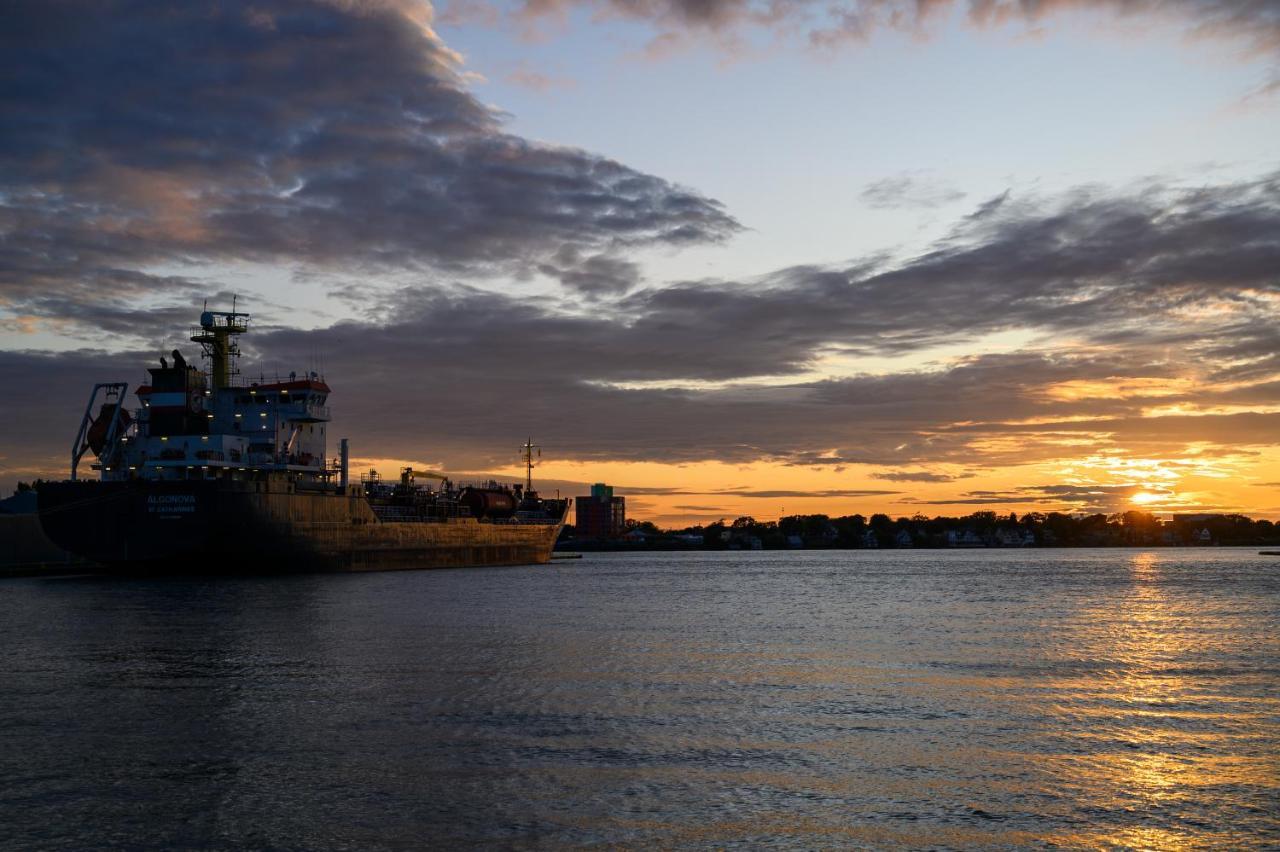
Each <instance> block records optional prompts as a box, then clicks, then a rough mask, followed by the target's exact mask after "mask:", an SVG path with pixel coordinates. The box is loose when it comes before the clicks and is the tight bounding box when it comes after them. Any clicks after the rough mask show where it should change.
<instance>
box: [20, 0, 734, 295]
mask: <svg viewBox="0 0 1280 852" xmlns="http://www.w3.org/2000/svg"><path fill="white" fill-rule="evenodd" d="M5 23H6V26H5V27H3V28H0V55H3V56H4V60H3V61H4V65H5V68H6V74H5V77H4V82H3V84H0V111H3V114H4V116H5V132H4V135H3V137H0V299H3V300H4V302H5V303H7V307H8V309H9V310H10V311H11V312H13V313H20V314H21V313H25V314H33V315H42V316H53V317H60V316H62V315H63V314H62V313H60V310H61V308H62V307H64V306H65V305H66V303H68V302H70V303H74V304H75V305H76V306H77V307H79V308H81V309H83V308H84V307H85V306H88V305H91V304H99V303H101V302H102V301H103V297H104V295H105V294H112V295H113V296H115V297H116V298H118V299H119V298H129V297H135V298H136V297H138V296H150V295H153V294H156V293H164V292H170V293H172V292H175V291H176V292H180V293H193V292H194V291H195V290H197V289H198V287H199V286H200V284H199V283H198V282H192V281H190V280H188V279H184V278H180V277H174V276H172V275H167V276H166V275H157V274H155V272H154V269H155V268H156V267H158V266H167V267H184V268H191V267H194V268H200V267H201V266H202V265H207V264H211V263H227V262H242V261H260V262H267V263H283V264H287V265H290V266H301V267H306V266H317V267H325V268H334V267H339V268H348V269H361V270H367V271H378V270H384V271H385V270H393V271H404V270H406V269H422V268H444V269H454V270H461V269H466V270H487V271H489V272H498V271H511V270H517V269H522V268H524V267H526V266H527V265H528V264H529V263H530V262H537V261H538V260H539V259H540V258H544V257H551V256H553V255H555V253H556V252H558V251H562V250H563V251H567V252H569V254H570V255H571V256H573V255H575V253H578V252H581V253H582V257H583V258H584V260H582V262H581V263H580V264H579V268H577V269H572V270H566V271H565V273H564V274H565V275H566V276H571V277H572V276H577V277H574V278H573V281H572V285H573V286H577V287H579V288H580V289H586V290H590V289H593V288H594V289H599V288H601V287H603V288H605V289H606V290H611V291H612V290H616V289H617V287H618V286H619V285H618V284H617V283H616V282H617V281H618V280H619V278H620V276H624V275H626V274H627V271H628V270H627V266H626V264H625V262H617V263H613V264H610V263H608V262H606V260H602V259H601V258H604V257H605V256H604V255H601V254H599V252H600V251H601V250H606V249H613V250H617V249H619V248H622V247H626V246H635V245H650V244H664V245H684V244H690V243H706V242H714V241H716V240H720V239H723V238H725V237H727V236H728V235H730V234H732V233H733V232H734V231H735V230H736V229H737V227H738V226H737V223H736V222H735V221H734V220H733V219H732V218H731V217H730V216H729V215H728V214H726V213H725V212H724V211H723V210H722V209H721V207H720V206H719V205H718V204H716V203H715V202H714V201H711V200H709V199H706V198H704V197H703V196H701V195H699V194H697V193H696V192H693V191H691V190H686V189H682V188H680V187H677V186H674V185H672V184H670V183H668V182H666V181H664V180H662V179H660V178H657V177H653V176H651V175H646V174H643V173H641V172H638V171H636V170H634V169H630V168H628V167H626V166H624V165H622V164H620V163H617V162H615V161H612V160H609V159H606V158H604V157H599V156H596V155H593V154H590V153H587V152H584V151H580V150H577V149H573V148H565V147H557V146H552V145H546V144H541V143H535V142H530V141H528V140H525V139H521V138H518V137H515V136H512V135H510V134H507V133H505V132H503V130H502V118H501V116H500V115H497V114H495V113H494V112H493V110H491V109H490V108H488V107H486V106H484V105H482V104H481V103H480V102H479V101H478V100H476V99H475V98H474V97H473V96H472V95H471V94H470V92H469V91H468V90H467V88H466V85H465V79H464V77H463V74H462V72H461V70H460V67H459V62H458V59H457V57H456V56H455V55H454V54H453V53H452V52H451V51H449V50H448V49H447V48H446V47H445V46H444V45H443V44H442V43H441V42H440V41H439V40H438V39H437V38H436V37H435V35H434V34H433V33H432V31H431V30H430V7H429V6H428V5H426V4H421V3H417V2H410V0H382V2H367V3H354V2H339V0H333V2H323V1H322V0H318V2H304V0H268V1H267V2H262V3H255V4H253V5H239V4H223V3H216V2H211V0H209V2H191V3H181V4H170V3H163V2H159V0H155V2H130V0H115V2H112V0H92V2H89V0H83V2H76V0H58V2H49V3H33V4H25V5H24V6H23V8H22V12H21V13H20V14H19V13H14V14H10V15H8V16H6V21H5ZM593 251H594V252H596V253H595V254H591V252H593ZM605 277H609V278H610V280H611V282H613V283H609V284H606V283H604V278H605ZM633 280H634V276H633Z"/></svg>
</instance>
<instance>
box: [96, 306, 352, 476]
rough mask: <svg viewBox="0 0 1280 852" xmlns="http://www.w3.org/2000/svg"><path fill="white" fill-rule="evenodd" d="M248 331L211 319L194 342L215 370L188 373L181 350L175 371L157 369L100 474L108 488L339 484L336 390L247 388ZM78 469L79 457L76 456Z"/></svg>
mask: <svg viewBox="0 0 1280 852" xmlns="http://www.w3.org/2000/svg"><path fill="white" fill-rule="evenodd" d="M248 326H249V315H248V314H245V313H240V312H235V311H232V312H225V313H224V312H216V311H205V312H204V314H202V315H201V328H200V330H199V331H198V332H197V333H195V334H193V335H192V338H191V339H192V340H193V341H195V342H197V343H199V344H200V345H201V347H202V350H203V355H204V357H205V360H206V361H207V362H208V368H207V369H206V370H200V369H198V368H196V367H194V366H192V365H190V364H188V363H187V361H186V359H185V358H184V357H183V356H182V354H181V353H180V352H179V351H178V350H176V349H175V350H174V351H173V352H172V354H171V357H172V363H170V361H169V360H167V359H165V358H161V359H160V366H159V367H152V368H149V369H148V371H147V372H148V374H149V381H148V382H147V383H145V384H143V385H142V386H141V387H139V388H138V390H137V392H136V394H137V398H138V401H139V403H140V407H139V408H138V410H137V415H136V417H135V418H132V422H131V423H130V424H129V425H128V426H127V427H126V428H123V429H121V430H119V431H120V432H121V434H120V435H119V436H118V437H116V438H115V440H116V441H117V442H118V445H117V446H113V447H111V448H110V450H111V451H110V452H105V451H104V452H102V453H100V454H99V456H100V458H101V462H100V463H99V464H98V465H95V468H98V469H100V470H101V471H102V475H103V478H104V479H127V478H134V477H141V478H147V479H192V478H218V477H222V476H225V475H228V474H232V475H235V474H250V473H261V472H264V471H281V472H287V473H289V474H290V478H292V479H295V480H296V479H320V480H325V479H328V478H329V477H331V476H333V475H334V471H333V470H331V469H330V467H329V464H328V461H329V460H328V458H327V449H326V448H327V435H326V431H327V424H328V423H329V420H330V412H329V406H328V399H329V393H330V388H329V385H328V384H327V383H326V382H325V381H324V379H323V377H321V376H320V375H319V374H318V373H315V372H309V373H305V374H301V375H300V374H298V373H290V374H289V375H288V376H287V377H283V378H282V377H279V376H277V377H275V378H273V379H272V380H270V381H268V380H267V379H266V377H265V376H262V377H260V379H259V381H256V382H247V383H246V382H245V381H244V379H243V377H242V376H241V374H240V371H239V369H238V365H237V358H238V356H239V348H238V346H237V345H236V342H235V339H236V337H237V336H238V335H240V334H243V333H245V332H246V331H247V330H248ZM95 398H96V389H95ZM93 404H94V398H91V399H90V404H89V410H88V411H86V414H85V422H86V424H89V425H91V423H90V421H91V420H92V409H93ZM103 411H104V412H106V411H107V409H106V408H105V407H104V409H103ZM102 416H103V415H102V414H100V415H99V418H101V417H102ZM82 431H83V432H85V433H86V434H87V432H88V431H91V430H90V429H89V427H88V426H86V427H85V428H84V429H82ZM99 431H102V430H99ZM81 443H82V442H81V441H79V440H78V441H77V447H80V445H81ZM80 453H81V454H83V450H80ZM73 461H78V456H75V455H74V454H73Z"/></svg>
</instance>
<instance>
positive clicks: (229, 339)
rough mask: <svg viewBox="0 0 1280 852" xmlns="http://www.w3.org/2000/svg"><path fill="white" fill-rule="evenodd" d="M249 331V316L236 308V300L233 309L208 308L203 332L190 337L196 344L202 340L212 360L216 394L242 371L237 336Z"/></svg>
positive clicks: (202, 322)
mask: <svg viewBox="0 0 1280 852" xmlns="http://www.w3.org/2000/svg"><path fill="white" fill-rule="evenodd" d="M248 330H249V315H248V314H246V313H241V312H239V311H237V310H236V309H235V301H234V300H233V301H232V303H231V310H230V311H209V310H206V311H205V312H204V313H202V314H200V331H198V332H196V333H195V334H193V335H192V336H191V340H192V342H194V343H199V344H200V348H201V349H202V350H203V351H204V357H206V358H208V359H209V384H210V386H211V388H212V390H213V391H214V392H215V393H216V392H217V391H220V390H222V389H223V388H225V387H229V386H230V384H231V377H232V376H237V375H239V374H240V370H239V369H238V368H237V366H236V359H237V358H238V357H240V347H239V345H238V344H237V343H236V341H235V337H236V336H238V335H241V334H244V333H245V332H246V331H248Z"/></svg>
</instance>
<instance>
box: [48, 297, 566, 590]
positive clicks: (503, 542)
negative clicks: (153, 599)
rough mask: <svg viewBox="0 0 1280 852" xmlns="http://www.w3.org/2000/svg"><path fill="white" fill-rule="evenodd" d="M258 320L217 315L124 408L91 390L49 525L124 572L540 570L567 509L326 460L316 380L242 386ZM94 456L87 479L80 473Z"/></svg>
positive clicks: (110, 386) (205, 318) (509, 492)
mask: <svg viewBox="0 0 1280 852" xmlns="http://www.w3.org/2000/svg"><path fill="white" fill-rule="evenodd" d="M249 322H250V316H249V314H247V313H243V312H239V311H237V310H235V307H234V306H233V308H232V310H231V311H209V310H205V311H204V312H203V313H202V314H201V316H200V325H199V328H198V329H195V330H194V332H193V334H192V335H191V340H192V342H194V343H197V344H199V346H200V350H201V355H202V359H203V362H204V363H203V364H202V365H201V366H200V367H196V366H194V365H192V364H189V363H188V362H187V361H186V359H185V358H184V357H183V356H182V354H181V352H180V351H178V350H176V349H175V350H174V351H173V352H172V354H171V358H172V362H170V361H169V360H167V359H165V358H161V359H160V364H159V366H158V367H151V368H149V370H148V372H149V374H150V381H149V382H148V383H146V384H144V385H142V386H141V387H138V388H137V390H136V391H135V396H136V398H137V403H138V404H137V405H136V406H135V407H132V408H131V407H130V406H129V405H128V404H127V403H128V400H127V394H128V391H129V386H128V383H126V382H108V383H99V384H96V385H94V387H93V390H92V392H91V393H90V396H89V402H88V405H87V406H86V407H85V412H84V416H83V417H82V418H81V422H80V428H79V431H78V432H77V434H76V437H75V440H74V443H73V445H72V454H71V476H70V479H68V480H66V481H62V482H44V483H41V485H40V488H39V495H38V507H39V509H38V511H39V517H40V524H41V526H42V527H43V529H44V532H45V534H46V535H47V536H48V537H49V539H51V540H52V541H53V542H54V543H56V544H57V545H58V546H59V547H61V548H63V549H65V550H67V551H69V552H70V553H72V554H75V555H76V556H79V557H82V558H84V559H88V560H90V561H92V562H94V563H96V564H98V565H100V566H102V567H103V568H104V569H106V570H119V571H125V572H129V573H137V572H163V573H187V572H189V573H241V572H253V573H260V572H287V571H381V570H395V569H418V568H450V567H467V566H496V565H524V564H539V563H546V562H548V561H550V559H551V551H552V548H553V547H554V545H555V542H556V538H557V537H558V536H559V533H560V529H561V528H562V527H563V526H564V522H565V518H566V517H567V514H568V509H569V501H568V500H560V499H544V498H543V497H541V496H540V495H539V494H538V493H537V492H536V491H535V490H534V488H533V479H532V469H533V461H534V453H535V450H536V449H537V448H536V447H534V445H533V444H532V441H526V443H525V446H524V447H523V448H522V449H523V453H524V458H525V463H526V478H525V482H524V484H523V485H520V484H515V485H510V486H507V485H501V484H499V483H497V482H494V481H489V482H486V483H481V484H475V485H468V486H457V485H455V484H454V483H453V482H452V481H451V480H450V479H449V478H448V477H446V476H445V475H443V474H439V473H436V472H434V471H420V470H414V469H412V468H403V469H402V470H400V471H399V474H398V476H392V477H390V478H384V477H382V476H380V475H378V474H377V473H376V472H375V471H369V472H367V473H365V474H364V475H362V476H361V477H360V478H359V479H358V480H356V481H353V480H352V479H351V477H350V476H349V467H350V451H349V443H348V441H347V439H345V438H344V439H342V440H341V441H340V442H339V452H338V456H337V457H336V458H330V457H329V456H328V454H327V439H328V436H327V435H326V431H327V426H328V424H329V422H330V410H329V404H328V401H329V395H330V388H329V385H328V384H327V382H326V381H325V379H324V377H323V376H321V375H319V374H318V373H316V372H308V373H304V374H299V373H290V374H289V375H288V376H287V377H278V376H277V377H276V378H275V379H273V380H271V381H268V380H267V379H266V377H265V375H264V376H262V377H261V378H260V380H259V381H257V382H247V381H245V380H244V379H243V377H242V374H241V372H240V369H239V366H238V360H239V354H240V350H239V346H238V344H237V340H238V338H239V336H240V335H242V334H245V333H246V332H247V331H248V329H249ZM90 456H91V458H90V459H88V462H89V466H90V468H91V469H92V470H93V471H95V472H96V474H97V475H96V477H94V478H81V477H80V469H81V467H82V463H83V462H85V461H86V457H90Z"/></svg>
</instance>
